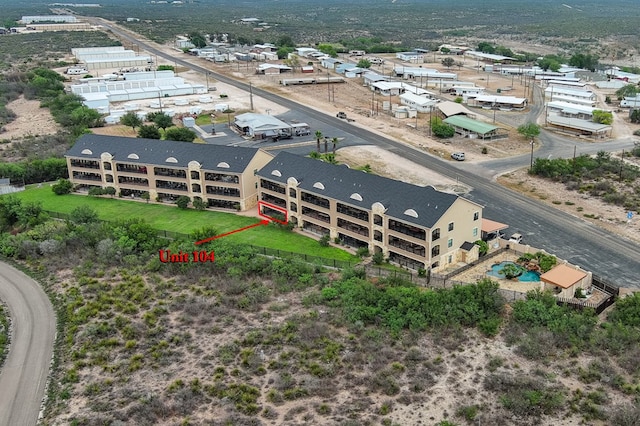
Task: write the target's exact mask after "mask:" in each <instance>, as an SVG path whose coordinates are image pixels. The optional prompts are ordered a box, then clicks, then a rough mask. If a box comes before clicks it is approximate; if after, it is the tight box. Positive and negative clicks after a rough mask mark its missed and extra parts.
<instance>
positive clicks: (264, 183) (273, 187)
mask: <svg viewBox="0 0 640 426" xmlns="http://www.w3.org/2000/svg"><path fill="white" fill-rule="evenodd" d="M260 187H261V188H264V189H268V190H269V191H273V192H277V193H279V194H284V193H285V190H284V186H282V185H278V184H277V183H273V182H269V181H268V180H264V179H260Z"/></svg>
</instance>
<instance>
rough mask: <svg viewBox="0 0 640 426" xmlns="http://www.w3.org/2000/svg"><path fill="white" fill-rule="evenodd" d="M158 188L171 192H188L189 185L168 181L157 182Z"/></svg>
mask: <svg viewBox="0 0 640 426" xmlns="http://www.w3.org/2000/svg"><path fill="white" fill-rule="evenodd" d="M156 188H158V189H164V190H170V191H178V192H187V191H188V188H187V184H186V183H184V182H171V181H167V180H156Z"/></svg>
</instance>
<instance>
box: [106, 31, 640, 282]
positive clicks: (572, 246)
mask: <svg viewBox="0 0 640 426" xmlns="http://www.w3.org/2000/svg"><path fill="white" fill-rule="evenodd" d="M97 23H99V24H101V25H103V26H104V27H107V28H109V29H110V30H112V31H113V32H114V33H115V34H116V35H118V36H119V37H122V38H124V39H125V40H127V41H129V42H130V43H132V44H137V45H139V46H140V47H142V48H143V49H145V50H147V51H149V52H151V53H153V54H155V55H157V56H159V57H163V58H166V59H168V60H170V61H171V62H175V63H177V64H180V65H181V66H184V67H187V68H190V69H193V70H195V71H197V72H201V73H203V74H205V73H209V75H211V76H213V77H214V78H216V79H218V80H219V81H221V82H223V83H226V84H229V85H232V86H235V87H238V88H240V89H243V90H246V91H249V90H250V89H251V91H252V92H253V95H255V96H260V97H262V98H265V99H267V100H269V101H272V102H275V103H277V104H280V105H282V106H284V107H286V108H288V109H291V110H295V111H297V112H298V113H300V114H303V115H305V116H307V117H309V118H311V119H313V120H315V121H317V122H320V123H324V124H325V125H326V126H330V127H331V128H333V129H336V130H339V131H340V132H341V133H344V134H347V135H352V137H353V138H354V139H360V140H364V141H366V142H367V143H368V144H372V145H376V146H379V147H381V148H384V149H386V150H388V151H391V152H394V153H396V154H398V155H401V156H403V157H405V158H407V159H409V160H411V161H414V162H415V163H417V164H419V165H421V166H424V167H427V168H429V169H432V170H434V171H436V172H438V173H440V174H442V175H445V176H448V177H450V178H452V179H458V180H460V181H461V182H462V183H464V184H466V185H469V186H470V187H472V188H473V191H472V192H471V193H470V194H469V195H468V196H467V198H469V199H471V200H472V201H475V202H477V203H479V204H482V205H483V206H484V207H485V208H484V211H483V216H484V217H487V218H490V219H492V220H497V221H499V222H503V223H507V224H509V225H510V231H511V232H516V231H517V232H520V233H522V234H523V235H525V238H526V240H525V242H526V243H528V244H530V245H532V246H534V247H538V248H542V249H544V250H546V251H547V252H549V253H552V254H555V255H557V256H558V257H560V258H561V259H565V260H567V261H569V262H570V263H573V264H577V265H579V266H581V267H583V268H584V269H586V270H588V271H592V272H593V273H595V274H597V275H599V276H601V277H604V278H606V279H608V280H609V281H611V282H612V283H615V284H617V285H619V286H624V287H637V288H640V245H639V244H637V243H635V242H633V241H631V240H627V239H624V238H621V237H620V236H618V235H612V234H609V233H608V232H606V231H604V230H602V229H600V228H597V227H595V226H593V225H591V224H590V223H589V222H586V221H585V220H582V219H581V218H580V217H577V216H572V215H569V214H566V213H564V212H561V211H559V210H556V209H553V208H551V207H549V206H545V205H542V204H539V203H537V202H535V201H533V200H531V199H528V198H526V197H524V196H522V195H520V194H518V193H516V192H514V191H511V190H509V189H507V188H504V187H502V186H500V185H498V184H497V183H495V182H494V181H493V180H492V179H491V176H490V175H491V174H493V173H498V172H502V171H505V169H509V168H511V169H515V168H518V167H523V166H527V165H529V161H530V156H529V155H524V156H518V157H513V158H511V159H508V160H496V161H494V162H490V163H489V164H487V165H483V164H479V165H471V166H469V165H467V164H466V163H456V164H453V163H452V162H450V161H443V160H441V159H438V158H435V157H432V156H430V155H428V154H425V153H423V152H421V151H418V150H416V149H414V148H413V147H410V146H407V145H405V144H403V143H401V142H398V141H396V140H393V139H390V138H387V137H385V136H381V135H379V134H376V133H373V132H370V131H369V130H367V129H364V128H360V127H358V126H356V125H354V124H351V123H348V122H346V121H344V120H340V119H337V118H335V117H332V116H330V115H327V114H325V113H323V112H321V111H317V110H315V109H313V108H310V107H307V106H305V105H301V104H298V103H296V102H294V101H291V100H289V99H286V98H283V97H281V96H278V95H275V94H273V93H270V92H267V91H265V90H262V89H259V88H256V87H252V88H250V87H249V85H248V84H246V83H243V82H239V81H236V80H233V79H231V78H229V77H227V76H225V75H221V74H218V73H216V72H214V71H212V70H210V69H208V68H205V67H203V66H200V65H197V64H193V63H191V62H188V61H186V60H183V59H180V58H179V57H178V56H179V55H180V54H179V53H176V55H175V56H170V55H167V54H166V53H165V52H163V51H161V50H158V49H156V48H154V47H153V46H151V45H149V44H148V43H145V42H143V41H140V40H139V39H137V38H136V37H134V36H132V35H131V34H130V33H128V32H124V31H122V30H121V29H120V28H118V27H116V26H113V25H110V24H109V23H108V22H106V21H103V20H98V21H97ZM536 104H537V105H540V102H536ZM539 108H540V107H539V106H537V107H535V110H534V111H533V112H532V114H538V113H540V109H539ZM540 140H541V141H542V143H543V147H542V148H540V150H539V153H538V154H536V155H540V154H543V155H545V156H553V155H554V153H558V154H556V155H558V156H560V155H564V156H567V153H569V152H572V151H573V147H574V146H576V144H577V143H576V142H574V141H572V140H569V139H564V138H561V137H559V136H556V135H552V134H550V133H548V132H543V133H542V135H541V137H540ZM632 147H633V142H632V141H630V140H629V141H619V142H614V143H605V144H603V145H602V147H600V144H588V143H581V144H580V148H579V150H578V152H579V153H582V152H589V153H591V152H595V151H597V150H600V149H609V150H610V149H613V148H615V149H620V148H632ZM307 151H308V149H307ZM540 151H541V153H540ZM636 220H637V219H636Z"/></svg>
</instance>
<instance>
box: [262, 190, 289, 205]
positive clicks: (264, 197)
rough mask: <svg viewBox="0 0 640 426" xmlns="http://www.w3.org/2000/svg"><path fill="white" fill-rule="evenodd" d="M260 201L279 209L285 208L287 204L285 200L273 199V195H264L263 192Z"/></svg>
mask: <svg viewBox="0 0 640 426" xmlns="http://www.w3.org/2000/svg"><path fill="white" fill-rule="evenodd" d="M262 201H265V202H267V203H271V204H275V205H276V206H279V207H284V208H287V202H286V201H285V200H283V199H282V198H278V197H274V196H273V195H270V194H265V193H264V192H263V193H262Z"/></svg>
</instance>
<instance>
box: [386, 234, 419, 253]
mask: <svg viewBox="0 0 640 426" xmlns="http://www.w3.org/2000/svg"><path fill="white" fill-rule="evenodd" d="M389 245H390V246H393V247H397V248H399V249H402V250H404V251H406V252H409V253H413V254H417V255H418V256H421V257H422V256H424V254H425V248H424V247H423V246H421V245H420V244H414V243H411V242H409V241H405V240H403V239H401V238H397V237H394V236H389Z"/></svg>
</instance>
